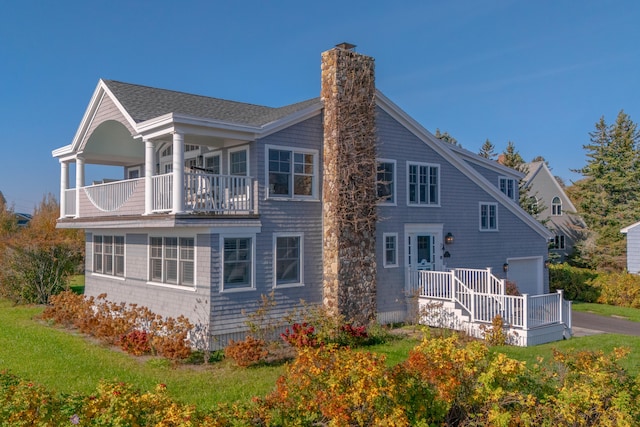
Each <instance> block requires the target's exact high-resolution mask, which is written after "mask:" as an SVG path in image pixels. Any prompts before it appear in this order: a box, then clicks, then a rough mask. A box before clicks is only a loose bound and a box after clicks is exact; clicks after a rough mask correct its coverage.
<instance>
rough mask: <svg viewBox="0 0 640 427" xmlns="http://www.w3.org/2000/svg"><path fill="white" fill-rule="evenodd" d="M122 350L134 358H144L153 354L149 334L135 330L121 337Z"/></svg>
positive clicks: (119, 343)
mask: <svg viewBox="0 0 640 427" xmlns="http://www.w3.org/2000/svg"><path fill="white" fill-rule="evenodd" d="M118 345H119V346H120V348H121V349H122V350H124V351H126V352H127V353H129V354H133V355H134V356H142V355H143V354H147V353H150V352H151V345H150V344H149V334H148V333H147V332H146V331H140V330H134V331H131V332H129V333H128V334H124V335H122V336H121V337H120V340H119V342H118Z"/></svg>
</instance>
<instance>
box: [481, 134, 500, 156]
mask: <svg viewBox="0 0 640 427" xmlns="http://www.w3.org/2000/svg"><path fill="white" fill-rule="evenodd" d="M495 149H496V146H495V145H493V144H492V143H491V141H489V139H488V138H487V140H486V141H485V142H484V144H482V147H480V151H479V152H478V155H479V156H480V157H484V158H485V159H489V160H495V159H496V157H497V154H496V152H495V151H494V150H495Z"/></svg>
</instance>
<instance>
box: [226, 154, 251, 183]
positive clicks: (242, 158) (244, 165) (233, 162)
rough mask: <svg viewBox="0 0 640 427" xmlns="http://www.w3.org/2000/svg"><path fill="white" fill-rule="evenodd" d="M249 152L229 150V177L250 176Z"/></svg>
mask: <svg viewBox="0 0 640 427" xmlns="http://www.w3.org/2000/svg"><path fill="white" fill-rule="evenodd" d="M247 152H248V150H247V149H246V148H242V149H239V150H234V151H231V150H229V175H239V176H247V175H249V164H248V158H247V157H248V156H247Z"/></svg>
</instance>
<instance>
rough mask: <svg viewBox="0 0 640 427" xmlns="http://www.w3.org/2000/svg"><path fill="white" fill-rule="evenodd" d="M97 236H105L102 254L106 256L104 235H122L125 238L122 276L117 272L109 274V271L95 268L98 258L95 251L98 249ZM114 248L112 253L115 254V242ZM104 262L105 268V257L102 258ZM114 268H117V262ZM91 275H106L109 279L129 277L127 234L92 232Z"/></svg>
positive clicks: (114, 236)
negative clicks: (98, 270) (103, 271)
mask: <svg viewBox="0 0 640 427" xmlns="http://www.w3.org/2000/svg"><path fill="white" fill-rule="evenodd" d="M96 236H100V237H102V238H103V240H102V256H103V257H104V237H105V236H109V237H112V238H114V239H115V238H116V237H122V239H123V253H122V257H123V260H122V261H123V266H122V270H123V271H122V276H116V275H115V274H109V273H101V272H96V271H95V268H96V259H95V251H96V246H95V244H96V241H95V238H96ZM113 245H114V248H113V251H114V252H113V253H112V255H113V256H115V243H113ZM102 263H103V269H104V259H103V260H102ZM113 267H114V269H115V263H114V265H113ZM91 275H92V276H97V277H106V278H109V279H115V280H126V278H127V236H126V234H100V233H92V235H91Z"/></svg>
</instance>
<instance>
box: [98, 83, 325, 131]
mask: <svg viewBox="0 0 640 427" xmlns="http://www.w3.org/2000/svg"><path fill="white" fill-rule="evenodd" d="M103 82H104V83H105V84H106V86H107V87H108V88H109V90H110V91H111V92H112V93H113V94H114V95H115V97H116V98H117V99H118V101H120V103H121V104H122V106H123V107H124V109H125V110H127V113H129V115H130V116H131V117H132V118H133V120H135V122H136V123H140V122H143V121H145V120H149V119H152V118H155V117H158V116H162V115H164V114H168V113H175V114H184V115H189V116H194V117H199V118H204V119H212V120H216V121H221V122H225V123H234V124H240V125H248V126H263V125H266V124H268V123H271V122H274V121H276V120H278V119H281V118H283V117H286V116H288V115H289V114H293V113H295V112H297V111H300V110H303V109H305V108H307V107H309V106H311V105H313V104H315V103H317V102H320V101H319V98H313V99H309V100H306V101H302V102H298V103H296V104H291V105H286V106H284V107H278V108H274V107H266V106H262V105H254V104H245V103H242V102H236V101H228V100H225V99H219V98H210V97H208V96H201V95H193V94H189V93H184V92H176V91H172V90H167V89H157V88H153V87H149V86H140V85H135V84H131V83H123V82H119V81H115V80H103Z"/></svg>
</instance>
